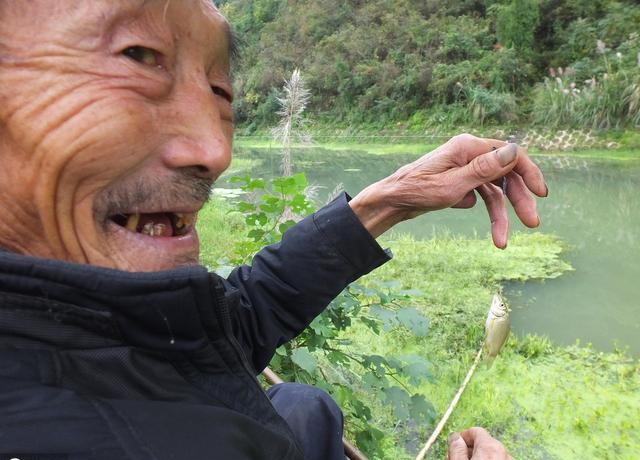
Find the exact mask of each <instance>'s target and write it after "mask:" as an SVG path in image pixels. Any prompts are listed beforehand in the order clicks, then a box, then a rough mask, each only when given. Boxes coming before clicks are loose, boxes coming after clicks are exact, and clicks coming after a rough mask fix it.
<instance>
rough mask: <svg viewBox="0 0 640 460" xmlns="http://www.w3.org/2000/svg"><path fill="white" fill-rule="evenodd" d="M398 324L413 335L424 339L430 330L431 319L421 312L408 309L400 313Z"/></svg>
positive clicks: (401, 310)
mask: <svg viewBox="0 0 640 460" xmlns="http://www.w3.org/2000/svg"><path fill="white" fill-rule="evenodd" d="M397 317H398V322H399V323H400V324H402V325H403V326H404V327H406V328H407V329H409V330H410V331H411V332H412V333H413V335H415V336H417V337H424V336H425V335H427V331H428V330H429V319H428V318H427V317H426V316H424V314H422V312H421V311H419V310H417V309H415V308H411V307H407V308H401V309H400V310H399V311H398V315H397Z"/></svg>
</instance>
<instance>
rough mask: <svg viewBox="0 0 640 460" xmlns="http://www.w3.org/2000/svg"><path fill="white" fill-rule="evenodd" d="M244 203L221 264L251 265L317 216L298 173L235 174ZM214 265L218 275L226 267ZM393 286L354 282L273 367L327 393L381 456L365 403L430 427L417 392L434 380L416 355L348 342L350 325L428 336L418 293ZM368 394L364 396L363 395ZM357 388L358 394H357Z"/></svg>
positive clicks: (429, 414) (378, 431)
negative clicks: (415, 298)
mask: <svg viewBox="0 0 640 460" xmlns="http://www.w3.org/2000/svg"><path fill="white" fill-rule="evenodd" d="M231 182H232V183H237V184H240V185H241V190H242V191H243V192H245V194H244V197H243V199H240V200H238V201H236V202H235V203H234V206H235V210H236V211H237V212H238V213H240V214H241V215H242V216H243V220H244V226H245V236H243V237H237V239H236V241H235V242H234V243H235V244H234V248H233V251H232V252H231V251H230V252H229V253H228V254H227V256H226V258H225V259H224V260H222V263H223V264H231V265H228V266H227V267H228V269H230V268H231V267H232V266H234V265H238V264H242V263H250V261H251V258H252V257H253V255H254V254H255V253H256V252H257V251H259V250H260V249H261V248H262V247H263V246H264V245H265V244H272V243H277V242H278V241H280V239H281V237H282V235H283V233H284V232H285V231H286V230H287V229H288V228H290V227H291V226H292V225H293V224H294V223H295V220H297V219H300V218H302V216H304V215H307V214H309V213H311V212H313V211H314V209H315V206H314V204H313V203H312V202H311V201H310V200H309V199H308V198H307V196H306V194H305V191H306V190H307V181H306V178H305V176H304V175H303V174H296V175H294V176H290V177H279V178H276V179H273V180H271V181H265V180H263V179H259V178H252V177H250V176H234V177H233V178H232V179H231ZM220 262H221V261H218V262H217V265H218V267H217V269H218V271H223V272H224V271H225V270H226V269H227V268H226V267H225V266H220V265H219V263H220ZM397 284H398V283H379V284H377V285H369V286H366V287H365V286H362V285H358V284H355V283H354V284H351V285H350V286H348V288H347V289H345V290H344V291H343V292H342V293H340V294H339V295H338V296H337V297H336V299H334V300H333V302H331V304H330V305H329V306H328V308H327V309H326V310H325V311H324V312H323V313H322V314H321V315H320V316H318V317H317V318H316V319H315V320H314V321H313V322H312V323H311V325H310V326H309V327H308V328H307V329H306V330H305V331H304V332H303V333H302V334H300V335H299V336H298V337H296V338H295V339H294V340H292V341H291V342H288V343H286V344H285V345H283V346H281V347H280V348H278V350H277V351H276V355H275V356H274V358H273V360H272V361H271V364H270V366H271V367H272V368H273V369H274V370H275V371H276V372H277V373H278V374H279V375H280V376H281V377H282V378H284V379H285V380H287V381H296V382H302V383H308V384H312V385H316V386H319V387H321V388H325V389H326V390H328V391H330V392H331V394H332V395H333V397H334V398H336V400H337V401H338V403H339V404H340V407H341V408H342V410H343V412H344V413H345V415H346V416H347V417H348V418H349V419H350V427H349V431H350V433H351V434H352V435H353V436H354V437H355V439H356V440H357V442H358V444H359V445H360V446H361V447H362V448H365V449H367V451H368V452H371V453H377V454H379V455H381V456H384V455H383V451H382V449H381V445H380V441H381V439H382V438H384V437H385V433H384V431H383V428H384V427H383V426H381V425H380V422H379V420H378V417H376V416H375V414H374V412H373V411H372V409H371V404H370V401H369V398H374V399H376V400H378V401H384V402H385V403H386V404H387V406H388V407H390V408H393V413H394V416H395V417H396V419H397V420H398V421H399V422H403V423H408V422H409V421H412V423H429V422H431V421H432V420H433V418H434V417H435V410H434V408H433V405H432V404H431V403H430V402H429V401H428V400H427V399H426V398H425V396H424V395H422V394H418V393H417V392H416V387H417V386H418V385H420V384H421V383H423V382H424V381H425V380H428V379H430V378H431V373H430V372H429V363H428V361H427V360H426V359H425V358H424V357H421V356H419V355H417V354H399V355H397V356H382V355H381V354H375V353H368V352H366V351H364V350H356V349H354V344H353V341H352V340H350V339H348V336H349V332H350V331H351V329H352V326H356V325H359V326H360V327H365V328H366V329H367V330H368V331H369V333H371V334H374V335H379V334H380V333H381V332H382V331H391V330H396V329H402V330H404V331H407V332H408V333H409V335H411V336H414V337H424V336H425V335H426V334H427V330H428V325H429V321H428V319H427V318H426V317H425V316H424V315H423V314H422V313H421V312H420V311H419V310H417V309H416V308H414V307H412V306H410V305H408V303H409V302H410V301H411V297H410V294H415V291H407V290H405V291H400V290H394V289H392V287H393V286H395V285H397ZM363 389H364V390H366V392H365V393H363V391H362V390H363ZM358 390H360V391H358Z"/></svg>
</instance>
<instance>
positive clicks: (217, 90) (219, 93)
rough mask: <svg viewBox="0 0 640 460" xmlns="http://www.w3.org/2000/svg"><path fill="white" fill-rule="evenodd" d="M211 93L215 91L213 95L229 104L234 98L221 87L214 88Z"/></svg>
mask: <svg viewBox="0 0 640 460" xmlns="http://www.w3.org/2000/svg"><path fill="white" fill-rule="evenodd" d="M211 91H213V94H215V95H216V96H220V97H223V98H225V99H226V100H227V101H229V102H232V101H233V97H232V96H231V94H229V93H228V92H227V91H225V90H224V89H222V88H220V87H219V86H212V87H211Z"/></svg>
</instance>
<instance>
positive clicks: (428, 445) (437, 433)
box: [416, 346, 483, 460]
mask: <svg viewBox="0 0 640 460" xmlns="http://www.w3.org/2000/svg"><path fill="white" fill-rule="evenodd" d="M482 348H483V347H482V346H481V347H480V349H479V350H478V354H477V355H476V359H475V360H474V361H473V364H472V365H471V368H470V369H469V372H467V376H466V377H465V378H464V381H463V382H462V385H460V388H459V389H458V392H457V393H456V395H455V396H454V397H453V399H452V400H451V403H450V404H449V408H448V409H447V411H446V412H445V413H444V415H443V416H442V419H440V423H438V426H436V429H435V430H433V433H431V437H430V438H429V440H428V441H427V443H426V444H425V445H424V447H423V448H422V450H421V451H420V452H419V453H418V456H417V457H416V460H423V459H424V456H425V455H427V452H428V451H429V449H431V446H433V444H434V443H435V442H436V439H438V436H440V433H441V432H442V429H443V428H444V426H445V425H446V424H447V421H449V417H451V414H452V413H453V410H454V409H455V408H456V406H457V405H458V401H460V398H461V397H462V393H464V390H465V388H467V384H468V383H469V381H470V380H471V377H472V376H473V373H474V372H475V371H476V368H477V367H478V363H479V362H480V356H482Z"/></svg>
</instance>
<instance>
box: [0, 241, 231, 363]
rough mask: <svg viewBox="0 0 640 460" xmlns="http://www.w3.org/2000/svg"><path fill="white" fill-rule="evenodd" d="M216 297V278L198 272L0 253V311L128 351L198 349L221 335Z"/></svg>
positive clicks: (219, 294)
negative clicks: (87, 333)
mask: <svg viewBox="0 0 640 460" xmlns="http://www.w3.org/2000/svg"><path fill="white" fill-rule="evenodd" d="M221 299H224V288H223V287H222V283H221V282H220V280H219V278H218V277H217V276H216V275H214V274H210V273H208V272H207V270H206V269H205V268H204V267H201V266H193V267H185V268H179V269H174V270H169V271H163V272H154V273H129V272H123V271H118V270H112V269H106V268H99V267H92V266H88V265H78V264H72V263H68V262H62V261H58V260H48V259H39V258H34V257H28V256H21V255H17V254H13V253H8V252H0V313H2V312H3V311H6V310H15V309H23V310H31V311H37V312H38V314H39V315H40V316H42V315H43V314H44V316H46V317H48V318H49V319H50V320H51V322H52V327H55V322H57V323H62V324H74V325H76V326H81V327H82V328H83V329H84V330H91V331H92V332H94V333H98V334H100V335H103V336H109V338H113V339H116V340H118V341H122V342H125V343H127V344H130V345H133V346H138V347H143V348H151V349H157V350H165V351H169V350H172V351H188V350H196V349H200V348H202V347H204V346H205V345H206V343H207V342H208V337H211V336H212V334H215V335H217V334H219V333H220V332H221V322H220V318H221V317H220V315H218V314H212V312H214V310H215V309H217V308H218V307H224V308H226V306H224V305H223V306H220V305H218V304H219V303H221ZM222 303H224V300H222ZM32 335H34V336H37V331H34V332H33V334H32ZM34 338H36V339H37V337H34Z"/></svg>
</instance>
